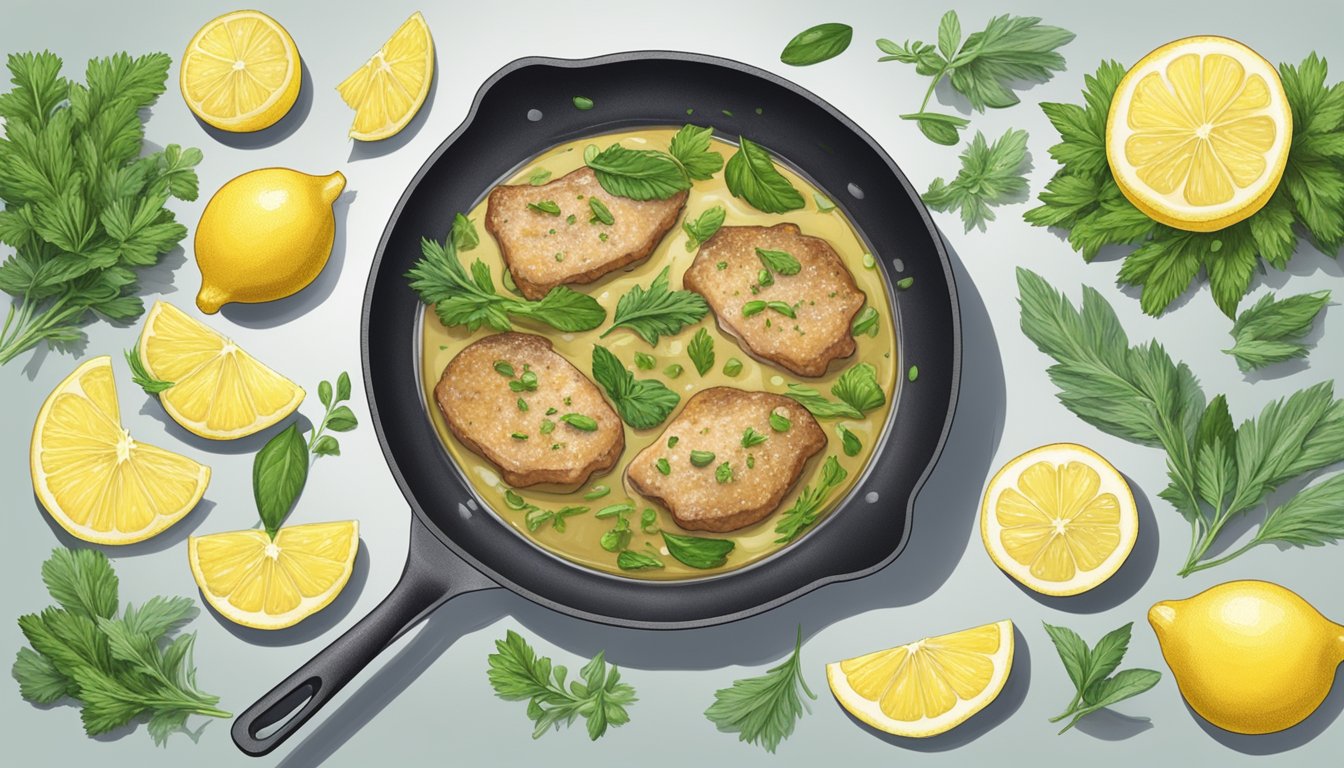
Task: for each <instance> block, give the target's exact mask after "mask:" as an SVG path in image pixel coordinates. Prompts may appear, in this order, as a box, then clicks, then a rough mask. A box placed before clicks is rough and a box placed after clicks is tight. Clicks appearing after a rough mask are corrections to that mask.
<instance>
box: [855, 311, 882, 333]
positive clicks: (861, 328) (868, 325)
mask: <svg viewBox="0 0 1344 768" xmlns="http://www.w3.org/2000/svg"><path fill="white" fill-rule="evenodd" d="M849 332H850V335H853V336H865V335H866V336H876V335H877V310H876V309H873V308H872V307H864V308H863V309H862V310H860V311H859V314H857V315H855V316H854V322H853V323H851V324H850V326H849Z"/></svg>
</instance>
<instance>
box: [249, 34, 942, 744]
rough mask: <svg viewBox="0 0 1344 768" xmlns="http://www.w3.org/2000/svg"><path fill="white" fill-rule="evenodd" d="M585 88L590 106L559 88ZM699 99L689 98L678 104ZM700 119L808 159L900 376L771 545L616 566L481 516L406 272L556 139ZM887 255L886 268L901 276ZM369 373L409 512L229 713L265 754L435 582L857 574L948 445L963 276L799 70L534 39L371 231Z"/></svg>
mask: <svg viewBox="0 0 1344 768" xmlns="http://www.w3.org/2000/svg"><path fill="white" fill-rule="evenodd" d="M574 96H586V97H588V98H591V99H592V100H593V102H594V103H595V104H596V106H595V107H594V108H593V109H591V110H587V111H583V110H579V109H576V108H575V107H574V105H573V104H572V101H571V99H572V97H574ZM690 109H693V110H694V113H693V114H691V115H689V116H688V114H687V110H690ZM687 121H693V122H695V123H697V124H700V125H712V126H713V127H714V128H715V129H716V131H717V132H718V133H720V134H721V135H723V136H725V137H727V138H730V139H733V140H735V139H736V137H737V136H738V135H745V136H747V137H748V138H750V139H752V140H753V141H755V142H758V143H760V144H761V145H763V146H765V147H766V148H768V149H769V150H770V151H771V152H772V153H774V154H775V156H776V157H777V158H778V159H779V160H781V161H782V162H787V163H790V164H792V165H793V166H794V167H795V168H798V169H800V170H801V171H802V172H804V173H805V174H806V175H808V176H810V177H811V178H812V179H813V180H814V181H815V182H816V183H817V184H818V185H819V186H820V187H821V188H822V189H823V190H826V191H827V193H828V194H829V195H831V197H832V199H834V200H836V201H837V202H839V203H840V204H841V205H842V206H843V207H844V208H845V209H846V210H847V212H848V213H849V215H850V217H851V219H852V220H853V221H854V222H855V223H856V224H857V226H858V228H859V229H860V230H861V232H862V233H863V235H864V236H865V237H866V238H867V240H868V243H869V245H870V247H871V249H872V253H874V254H875V255H876V256H877V257H878V258H877V262H878V264H879V265H881V266H880V268H881V269H883V270H884V271H885V272H886V277H887V278H888V279H887V283H888V284H891V283H892V282H894V281H895V280H896V279H899V277H905V276H910V277H913V278H914V279H915V282H914V288H912V289H911V290H908V291H903V292H902V293H901V294H900V296H899V298H897V299H895V300H894V303H893V304H894V307H895V314H896V317H895V318H884V319H883V322H893V321H894V322H896V323H897V328H898V329H899V335H898V343H899V345H900V353H901V356H902V358H903V359H902V361H901V362H902V369H903V370H904V369H905V367H906V366H909V365H917V366H918V367H919V376H918V379H917V380H916V381H914V382H908V383H907V382H905V381H904V377H902V385H901V387H900V391H899V393H898V401H897V403H896V407H895V409H894V411H893V416H892V418H891V420H890V424H889V427H888V434H887V435H886V437H885V441H884V443H883V444H882V445H881V446H879V448H878V450H877V452H876V453H875V455H874V458H873V460H872V463H871V465H870V469H869V471H868V472H867V474H866V476H865V477H863V478H862V479H861V480H860V482H859V485H858V487H857V488H856V489H855V490H854V491H853V492H852V493H851V494H850V496H849V497H848V499H847V500H846V501H845V502H844V504H843V506H842V507H841V508H839V509H838V510H836V511H835V512H834V513H833V514H831V515H830V516H829V517H828V518H827V519H826V520H824V521H823V522H822V523H820V524H818V525H817V526H816V528H815V530H813V531H811V532H810V533H809V534H807V535H806V536H805V537H803V539H801V540H800V541H798V542H796V543H795V544H794V545H792V546H790V547H787V548H785V549H784V550H783V551H781V552H780V553H778V554H777V555H775V556H774V557H773V558H771V559H767V560H765V561H762V562H760V563H758V564H755V565H754V566H751V567H748V568H744V569H741V570H738V571H733V572H730V573H727V574H724V575H722V576H719V577H715V578H707V579H700V580H694V581H685V582H651V581H639V580H634V579H623V578H617V577H612V576H610V575H606V574H602V573H598V572H595V571H590V570H586V569H584V568H581V567H578V566H575V565H572V564H569V563H567V562H565V561H562V560H560V559H559V558H556V557H552V556H549V555H546V554H544V553H542V552H541V551H540V550H538V549H537V548H536V547H535V546H534V545H533V544H531V543H530V542H528V541H527V540H525V539H524V538H522V537H521V536H519V535H517V534H516V533H515V532H514V531H512V530H511V529H510V528H508V526H506V525H505V524H504V523H503V522H501V521H499V520H497V519H495V518H494V516H493V514H492V513H491V512H490V511H489V510H488V509H486V508H485V507H484V506H483V505H482V503H481V502H480V501H479V500H478V499H477V498H476V497H475V495H474V494H473V492H472V491H471V490H470V488H468V487H467V486H466V485H465V483H464V482H463V481H462V479H461V477H460V475H459V474H458V473H457V472H456V471H455V469H454V467H453V466H452V460H451V458H450V457H449V455H448V453H447V451H445V450H444V449H443V445H442V443H441V442H440V438H439V435H438V433H437V432H435V430H434V427H433V426H432V425H431V423H430V420H429V417H428V415H427V414H426V412H425V407H426V406H425V404H424V400H423V398H422V394H421V391H420V383H419V379H418V378H417V376H416V370H417V358H418V355H419V344H418V336H417V328H418V326H417V320H418V319H419V317H420V316H421V313H422V311H423V307H422V305H421V304H420V302H419V301H418V300H417V297H416V295H415V294H414V293H413V292H412V291H411V289H410V288H409V287H408V285H407V281H406V279H405V277H404V275H405V273H406V271H407V270H409V269H410V268H411V265H412V264H413V263H414V261H415V260H416V259H417V258H418V256H419V254H420V247H419V240H420V238H421V237H422V236H428V237H435V238H441V237H443V236H444V235H445V233H447V232H448V230H449V227H450V226H451V224H452V218H453V214H454V213H455V212H457V211H467V210H469V209H471V208H472V206H473V205H474V204H475V203H476V202H477V201H478V200H479V199H480V198H481V196H482V195H483V194H484V193H485V192H486V191H488V190H489V189H490V188H491V187H493V186H494V185H495V184H496V183H498V181H499V180H500V179H501V178H503V177H505V176H506V175H507V174H509V173H510V172H511V171H512V170H513V169H515V168H517V167H519V165H520V164H522V163H524V162H526V161H527V160H529V159H530V158H532V157H533V156H535V155H536V154H538V153H540V152H541V151H543V150H545V149H547V148H549V147H552V146H554V145H557V144H560V143H563V142H566V141H571V140H574V139H577V138H581V137H584V136H590V135H593V134H598V133H603V132H607V131H614V130H620V129H630V128H637V127H640V126H678V125H681V124H683V123H685V122H687ZM898 272H899V275H898ZM361 341H362V348H363V356H364V380H365V386H366V387H367V391H368V396H369V411H370V413H371V415H372V420H373V424H374V427H375V428H376V430H377V433H378V440H379V442H380V443H381V444H382V447H383V453H384V455H386V457H387V462H388V465H389V466H390V467H391V469H392V474H393V475H394V476H395V477H396V480H397V484H398V485H400V486H401V490H402V493H404V494H405V496H406V500H407V501H408V502H410V506H411V510H412V512H413V513H414V514H413V516H412V518H411V544H410V555H409V558H408V560H407V563H406V568H405V571H404V572H403V573H402V577H401V580H400V582H398V584H397V586H396V587H395V588H394V589H393V590H392V593H391V594H389V595H388V596H387V598H386V599H384V600H383V602H382V603H380V604H379V605H378V606H377V607H376V608H374V610H373V611H372V612H371V613H370V614H369V615H368V616H366V617H365V618H364V619H363V620H361V621H360V622H359V623H358V624H356V625H355V626H354V627H353V628H351V629H350V630H349V631H348V632H346V633H345V634H344V635H342V636H341V637H340V638H338V639H337V640H336V641H335V642H333V643H332V644H331V645H330V646H328V647H327V648H326V649H325V650H323V651H322V652H321V653H319V654H318V655H317V656H316V657H314V658H313V659H312V660H311V661H309V662H308V663H307V664H305V665H304V666H303V667H302V668H301V669H299V670H298V671H297V672H295V673H294V674H293V675H290V676H289V678H287V679H286V680H285V681H284V682H282V683H280V684H279V685H277V686H276V687H275V688H274V689H273V690H271V691H270V692H269V693H267V694H266V695H265V696H263V697H262V698H261V699H260V700H259V701H258V702H257V703H256V704H254V705H252V707H251V708H249V709H248V710H247V711H246V712H244V713H243V714H241V715H240V716H239V717H238V719H237V720H235V721H234V724H233V740H234V742H235V743H237V745H238V747H239V748H240V749H242V751H244V752H246V753H247V754H249V755H264V754H266V753H268V752H270V751H271V750H272V749H274V748H275V747H276V746H278V745H279V744H280V743H281V742H283V741H284V740H285V739H286V738H288V737H289V736H290V735H292V734H293V733H294V732H295V731H296V730H298V728H299V727H300V726H301V725H303V723H304V722H305V721H307V720H308V718H309V717H311V716H312V715H313V713H315V712H316V711H317V710H318V709H319V708H321V707H322V705H323V704H325V703H326V702H327V701H328V700H329V699H330V698H331V697H332V696H333V695H334V694H335V693H336V692H337V691H339V690H340V689H341V687H342V686H344V685H345V684H346V683H347V682H349V681H350V680H351V679H352V678H353V677H354V676H355V675H356V674H358V672H359V671H360V670H361V669H363V668H364V667H365V666H366V665H367V664H368V663H369V662H371V661H372V660H373V659H374V657H376V656H377V655H378V654H379V653H380V652H381V651H383V649H385V648H386V647H387V646H388V645H389V644H391V643H392V642H393V641H394V640H395V639H396V638H397V637H399V636H400V635H401V634H402V633H404V632H405V631H406V630H408V629H409V628H411V627H413V626H414V625H415V624H416V623H418V622H419V621H421V620H422V619H423V618H425V616H426V615H428V614H429V613H430V612H431V611H433V610H434V609H435V608H437V607H438V606H439V605H441V604H443V603H444V602H445V601H447V600H449V599H451V598H453V597H455V596H457V595H460V594H463V593H466V592H471V591H475V590H479V589H487V588H491V587H504V588H507V589H510V590H513V591H514V592H516V593H518V594H520V595H522V596H523V597H526V598H528V599H529V600H532V601H534V602H537V603H540V604H541V605H544V606H547V607H549V608H552V609H554V610H556V611H560V612H562V613H565V614H568V615H570V616H575V617H578V618H582V619H587V620H589V621H596V622H601V623H604V624H613V625H618V626H624V627H637V628H644V629H688V628H694V627H704V626H709V625H712V624H719V623H723V622H729V621H733V620H736V619H741V618H744V617H747V616H752V615H754V614H757V613H761V612H762V611H767V610H770V609H771V608H774V607H776V606H778V605H780V604H782V603H784V602H787V601H789V600H792V599H794V598H796V597H799V596H800V595H802V594H804V593H806V592H808V591H810V590H813V589H816V588H817V587H820V586H822V585H824V584H828V583H831V582H835V581H840V580H844V579H853V578H857V577H860V576H864V575H867V574H870V573H872V572H874V571H876V570H878V569H879V568H882V567H883V566H885V565H886V564H888V563H890V562H891V561H892V560H893V559H894V558H895V557H896V556H897V555H898V554H899V553H900V551H901V549H902V547H903V546H904V544H905V541H906V538H907V535H908V533H909V530H910V517H911V510H912V508H913V504H914V499H915V494H916V493H917V492H918V491H919V489H920V487H921V486H922V485H923V482H924V479H925V477H926V476H927V475H928V474H929V472H930V471H931V470H932V468H933V463H934V461H935V459H936V458H937V456H938V453H939V452H940V450H941V449H942V445H943V441H944V439H945V438H946V436H947V431H948V428H949V426H950V425H951V421H952V412H953V408H954V405H955V403H956V394H957V385H958V378H959V370H960V353H961V330H960V324H959V318H958V312H957V297H956V288H955V286H954V284H953V278H952V270H951V267H950V266H949V264H948V259H947V254H946V252H945V251H944V249H943V244H942V241H941V240H940V239H939V236H938V233H937V231H936V230H935V229H934V227H933V224H932V222H931V221H930V220H929V216H928V213H927V212H926V211H925V209H924V207H923V205H922V204H921V203H920V202H919V197H918V195H917V194H916V193H915V191H914V190H913V189H912V188H911V186H910V183H909V182H908V181H907V180H906V178H905V176H904V175H903V174H902V173H901V171H900V169H898V168H897V167H896V165H895V163H893V162H892V161H891V158H889V157H888V156H887V155H886V153H885V152H883V151H882V149H881V148H880V147H879V146H878V145H877V143H876V142H874V141H873V139H872V138H870V137H869V136H868V135H867V134H866V133H864V132H863V131H862V130H861V129H860V128H859V127H858V126H857V125H855V124H854V123H852V122H851V121H850V120H849V119H848V118H846V117H845V116H844V115H842V114H841V113H840V112H838V111H837V110H836V109H834V108H833V107H831V106H830V105H829V104H827V103H826V102H824V101H822V100H821V99H819V98H817V97H816V96H814V95H813V94H811V93H809V92H807V91H805V90H803V89H802V88H799V87H798V86H796V85H794V84H792V83H790V82H788V81H787V80H784V79H782V78H780V77H777V76H775V75H773V74H770V73H769V72H765V71H762V70H759V69H756V68H754V67H749V66H746V65H744V64H739V63H738V62H735V61H730V60H727V59H719V58H714V57H711V56H701V55H696V54H688V53H671V52H664V51H641V52H635V53H622V54H615V55H611V56H602V57H598V58H593V59H583V60H578V61H573V60H565V59H550V58H528V59H521V60H519V61H515V62H513V63H512V64H509V65H508V66H506V67H504V68H503V69H501V70H500V71H499V72H497V73H495V75H494V76H493V77H491V78H490V79H489V80H488V81H486V83H485V84H484V85H483V86H482V87H481V89H480V91H479V92H478V93H477V95H476V99H475V101H474V103H473V104H472V107H471V111H470V112H469V113H468V115H467V119H466V121H465V122H463V124H462V125H461V126H460V127H459V128H458V129H457V130H456V131H454V132H453V134H452V135H451V136H449V137H448V138H447V139H446V140H445V141H444V142H443V144H442V145H441V146H440V147H439V148H438V150H437V151H435V152H434V154H433V155H432V156H431V157H430V158H429V160H428V161H427V162H426V163H425V165H424V167H423V168H421V169H420V172H419V173H418V174H416V177H415V179H414V180H413V181H412V182H411V184H410V186H409V187H408V188H407V190H406V192H405V194H404V195H403V196H402V198H401V201H400V203H399V204H398V205H397V207H396V209H395V211H394V212H393V214H392V219H391V221H390V222H389V224H388V226H387V230H386V231H385V232H384V233H383V238H382V241H381V242H380V243H379V245H378V252H377V254H376V256H375V257H374V260H373V268H372V270H371V272H370V275H369V282H368V288H367V290H366V292H365V296H364V316H363V338H362V340H361Z"/></svg>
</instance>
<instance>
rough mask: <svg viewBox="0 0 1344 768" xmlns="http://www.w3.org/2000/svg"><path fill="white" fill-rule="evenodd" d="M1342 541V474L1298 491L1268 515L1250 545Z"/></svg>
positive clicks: (1343, 535)
mask: <svg viewBox="0 0 1344 768" xmlns="http://www.w3.org/2000/svg"><path fill="white" fill-rule="evenodd" d="M1340 539H1344V474H1341V475H1335V476H1334V477H1331V478H1329V479H1328V480H1326V481H1324V482H1322V483H1320V484H1319V485H1313V486H1310V487H1308V488H1306V489H1303V490H1302V491H1300V492H1298V494H1297V495H1296V496H1294V497H1293V498H1291V499H1289V500H1288V501H1286V502H1284V504H1282V505H1281V506H1279V507H1277V508H1275V509H1274V511H1273V512H1270V513H1269V515H1268V516H1267V517H1266V518H1265V521H1264V522H1263V523H1261V524H1260V529H1259V530H1257V531H1256V532H1255V538H1254V539H1252V545H1258V544H1266V543H1278V544H1288V545H1291V546H1294V547H1319V546H1322V545H1324V544H1334V543H1335V542H1337V541H1339V540H1340Z"/></svg>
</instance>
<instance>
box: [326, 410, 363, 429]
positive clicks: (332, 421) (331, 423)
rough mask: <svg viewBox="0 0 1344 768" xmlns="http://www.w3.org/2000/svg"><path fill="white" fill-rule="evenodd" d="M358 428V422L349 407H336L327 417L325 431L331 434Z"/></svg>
mask: <svg viewBox="0 0 1344 768" xmlns="http://www.w3.org/2000/svg"><path fill="white" fill-rule="evenodd" d="M357 426H359V420H358V419H356V418H355V413H354V411H351V410H350V407H349V406H346V405H341V406H337V407H336V409H335V410H333V411H332V412H331V415H330V416H328V417H327V429H330V430H331V431H332V432H349V431H350V430H352V429H354V428H355V427H357Z"/></svg>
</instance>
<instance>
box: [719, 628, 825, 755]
mask: <svg viewBox="0 0 1344 768" xmlns="http://www.w3.org/2000/svg"><path fill="white" fill-rule="evenodd" d="M802 647H803V628H802V627H799V628H798V639H797V640H796V641H795V642H794V645H793V654H792V655H790V656H789V658H788V659H787V660H786V661H784V663H782V664H780V665H779V666H777V667H772V668H771V669H769V670H767V671H766V673H765V674H764V675H761V676H759V677H748V678H743V679H741V680H734V681H733V684H732V686H730V687H728V688H720V689H719V690H717V691H715V692H714V703H713V704H711V705H710V707H709V709H707V710H705V717H707V718H709V720H710V722H712V723H714V725H715V726H717V727H718V729H719V730H720V731H724V732H726V733H737V734H738V740H739V741H745V742H748V743H750V744H757V745H759V746H761V747H763V748H765V750H766V751H767V752H772V753H773V752H774V751H775V749H776V748H777V747H779V743H780V742H781V741H783V740H785V739H787V738H788V737H789V736H790V735H792V734H793V728H794V726H795V725H796V724H797V722H798V720H799V719H800V718H802V716H803V712H804V711H805V710H804V708H803V700H802V697H801V696H800V695H799V693H798V690H799V688H801V689H802V690H803V692H804V693H806V694H807V695H808V697H809V698H811V699H816V698H817V695H816V694H814V693H812V690H811V689H810V688H808V687H807V681H806V680H804V679H803V665H802Z"/></svg>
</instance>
